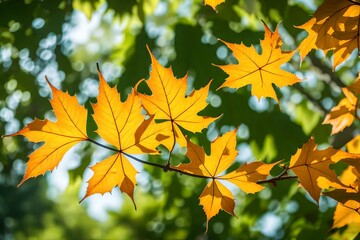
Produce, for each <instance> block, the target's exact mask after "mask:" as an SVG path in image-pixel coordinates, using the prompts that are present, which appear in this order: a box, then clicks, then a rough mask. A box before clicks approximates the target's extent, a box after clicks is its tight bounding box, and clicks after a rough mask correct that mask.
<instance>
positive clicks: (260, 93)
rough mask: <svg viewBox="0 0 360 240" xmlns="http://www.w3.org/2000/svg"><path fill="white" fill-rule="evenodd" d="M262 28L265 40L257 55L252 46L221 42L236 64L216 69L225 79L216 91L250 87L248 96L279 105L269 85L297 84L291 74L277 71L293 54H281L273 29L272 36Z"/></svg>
mask: <svg viewBox="0 0 360 240" xmlns="http://www.w3.org/2000/svg"><path fill="white" fill-rule="evenodd" d="M264 28H265V37H264V40H261V42H260V45H261V48H262V53H261V54H258V52H257V51H256V49H255V47H253V46H250V47H247V46H245V45H244V44H233V43H227V42H225V41H223V42H224V43H225V44H226V45H227V46H228V47H229V48H230V49H231V51H232V52H233V54H234V56H235V58H236V59H237V60H238V62H239V63H238V64H230V65H224V66H218V67H220V68H221V69H222V70H223V71H224V72H226V73H227V74H228V75H229V77H228V78H227V79H226V80H225V82H224V83H223V84H222V85H221V86H220V87H219V88H223V87H231V88H241V87H243V86H246V85H248V84H251V85H252V87H251V94H252V95H255V96H256V97H257V98H258V99H260V98H261V97H271V98H273V99H275V100H276V101H277V102H279V101H278V98H277V96H276V93H275V90H274V88H273V86H272V84H275V85H276V86H278V87H284V86H287V85H292V84H294V83H297V82H299V81H300V80H299V79H298V78H297V77H296V76H295V75H294V74H292V73H289V72H287V71H284V70H282V69H281V68H280V66H281V65H282V64H284V63H286V62H288V61H289V60H290V59H291V57H292V56H293V54H294V51H282V50H281V48H280V47H281V45H282V40H281V37H280V34H279V32H278V28H277V27H276V29H275V32H272V31H271V30H270V29H269V28H268V26H267V25H266V24H265V23H264ZM219 88H218V89H219Z"/></svg>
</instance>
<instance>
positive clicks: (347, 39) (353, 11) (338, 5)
mask: <svg viewBox="0 0 360 240" xmlns="http://www.w3.org/2000/svg"><path fill="white" fill-rule="evenodd" d="M359 19H360V4H359V3H356V2H353V1H348V0H327V1H325V2H324V3H323V4H322V5H321V6H320V7H319V8H318V9H317V10H316V12H315V14H314V17H313V18H311V19H310V20H309V21H308V22H306V23H305V24H303V25H301V26H298V28H300V29H304V30H306V31H307V32H308V34H309V35H308V36H307V37H306V38H305V39H304V40H303V41H302V42H301V44H300V46H299V53H300V56H301V58H302V59H304V57H305V56H306V55H307V54H308V53H309V52H310V50H311V49H319V48H320V49H322V50H324V51H325V53H326V52H327V51H328V50H330V49H333V50H334V68H336V67H337V66H338V65H339V64H340V63H342V62H343V61H345V60H346V59H347V58H348V57H349V56H350V54H351V52H352V51H353V50H355V49H356V48H359V45H360V37H359Z"/></svg>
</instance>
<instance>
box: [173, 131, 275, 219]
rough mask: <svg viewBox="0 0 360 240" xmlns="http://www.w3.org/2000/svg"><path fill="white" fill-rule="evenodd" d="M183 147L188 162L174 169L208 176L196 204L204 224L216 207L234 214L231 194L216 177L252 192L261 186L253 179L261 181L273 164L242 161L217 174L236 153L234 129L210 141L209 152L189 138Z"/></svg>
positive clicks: (226, 167) (213, 213)
mask: <svg viewBox="0 0 360 240" xmlns="http://www.w3.org/2000/svg"><path fill="white" fill-rule="evenodd" d="M187 149H188V151H187V154H186V155H187V156H188V157H189V159H190V163H186V164H180V165H179V166H177V167H174V168H175V169H178V170H181V171H183V172H186V173H190V174H194V175H198V176H204V177H208V178H211V179H212V180H211V181H210V182H209V183H208V184H207V186H206V187H205V189H204V191H203V192H202V194H201V195H200V204H201V205H202V206H203V208H204V211H205V214H206V218H207V223H208V222H209V220H210V219H211V218H212V217H213V216H215V215H216V214H217V213H218V212H219V211H220V209H223V210H224V211H226V212H228V213H230V214H232V215H234V207H235V202H234V197H233V195H232V194H231V192H230V190H229V189H227V188H226V187H225V186H224V185H222V184H221V183H220V182H219V180H227V181H229V182H231V183H234V184H235V185H236V186H238V187H239V188H240V189H242V190H243V191H245V192H246V193H255V192H258V191H260V190H262V189H263V188H264V187H263V186H261V185H259V184H257V183H256V182H257V181H259V180H264V179H265V178H266V177H267V176H268V175H269V172H270V170H271V168H272V167H273V166H274V165H275V164H277V163H273V164H266V163H263V162H252V163H250V164H243V165H242V166H240V167H239V168H238V169H236V170H235V171H233V172H231V173H228V174H225V175H221V176H219V174H221V173H222V172H224V171H225V170H226V169H228V168H229V167H230V165H231V164H232V163H233V162H234V161H235V158H236V156H237V154H238V151H237V150H236V129H235V130H234V131H231V132H228V133H225V134H224V135H223V136H221V137H219V138H217V139H216V140H215V141H214V142H212V143H211V155H209V156H208V155H206V153H205V151H204V149H203V148H201V147H200V146H197V145H195V144H193V143H192V142H190V141H188V142H187Z"/></svg>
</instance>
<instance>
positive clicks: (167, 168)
mask: <svg viewBox="0 0 360 240" xmlns="http://www.w3.org/2000/svg"><path fill="white" fill-rule="evenodd" d="M86 140H87V141H89V142H91V143H94V144H96V145H98V146H100V147H103V148H106V149H109V150H111V151H115V152H118V153H121V154H124V155H125V156H126V157H128V158H131V159H133V160H135V161H137V162H140V163H142V164H144V165H149V166H152V167H157V168H161V169H162V170H163V171H164V172H167V171H169V172H177V173H180V174H183V175H187V176H191V177H196V178H207V179H210V178H213V179H214V178H215V177H211V176H210V177H209V176H203V175H197V174H192V173H189V172H184V171H182V170H180V169H177V168H174V167H171V166H170V165H168V163H166V164H165V165H162V164H158V163H153V162H148V161H145V160H142V159H139V158H137V157H134V156H132V155H130V154H128V153H125V152H123V151H121V150H118V149H116V148H112V147H109V146H106V145H104V144H102V143H99V142H97V141H95V140H93V139H90V138H88V139H86ZM288 169H289V168H287V167H285V168H284V171H283V172H282V173H280V174H279V175H278V176H276V177H273V178H270V179H267V180H259V181H257V182H256V183H257V184H265V183H271V184H273V185H274V186H276V182H277V181H283V180H291V179H297V177H296V176H288V175H287V170H288Z"/></svg>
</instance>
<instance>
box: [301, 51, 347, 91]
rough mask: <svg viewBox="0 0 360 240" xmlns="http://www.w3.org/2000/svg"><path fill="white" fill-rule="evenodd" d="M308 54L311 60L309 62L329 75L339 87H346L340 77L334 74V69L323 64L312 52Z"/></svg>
mask: <svg viewBox="0 0 360 240" xmlns="http://www.w3.org/2000/svg"><path fill="white" fill-rule="evenodd" d="M308 56H309V58H310V60H311V63H312V64H313V65H314V66H315V67H317V68H318V69H320V70H321V71H322V72H323V73H325V74H327V75H329V76H330V81H332V82H333V83H335V84H336V85H337V86H338V87H339V88H343V87H346V86H345V84H344V83H343V82H342V81H341V79H340V78H339V77H338V76H336V74H334V71H333V70H332V69H331V68H329V67H327V66H326V65H325V64H323V63H322V62H321V61H320V60H319V59H318V58H317V57H316V56H315V55H314V54H309V55H308Z"/></svg>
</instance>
